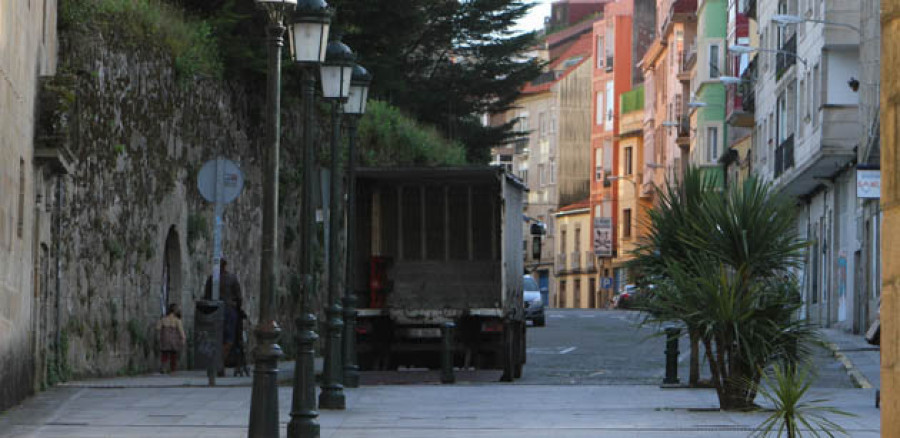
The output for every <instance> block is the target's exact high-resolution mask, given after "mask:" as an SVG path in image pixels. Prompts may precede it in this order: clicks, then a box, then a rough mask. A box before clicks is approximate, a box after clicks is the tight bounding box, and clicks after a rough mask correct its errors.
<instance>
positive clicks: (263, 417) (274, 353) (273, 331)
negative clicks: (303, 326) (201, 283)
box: [249, 321, 283, 437]
mask: <svg viewBox="0 0 900 438" xmlns="http://www.w3.org/2000/svg"><path fill="white" fill-rule="evenodd" d="M280 333H281V329H280V328H279V327H278V324H276V323H275V321H270V324H269V325H268V326H264V327H261V328H259V329H257V330H256V338H257V339H258V340H259V345H258V346H257V347H256V350H255V351H254V354H253V355H254V357H255V359H256V365H255V366H254V367H253V390H252V395H251V399H250V427H249V436H252V437H277V436H278V359H280V358H281V357H282V356H283V354H282V352H281V347H279V346H278V344H276V343H275V341H276V340H278V336H279V334H280Z"/></svg>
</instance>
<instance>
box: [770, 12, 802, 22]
mask: <svg viewBox="0 0 900 438" xmlns="http://www.w3.org/2000/svg"><path fill="white" fill-rule="evenodd" d="M772 21H773V22H775V24H781V25H784V24H800V23H803V22H804V21H806V19H805V18H803V17H798V16H796V15H787V14H775V15H773V16H772Z"/></svg>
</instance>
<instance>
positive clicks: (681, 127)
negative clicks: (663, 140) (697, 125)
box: [675, 114, 691, 144]
mask: <svg viewBox="0 0 900 438" xmlns="http://www.w3.org/2000/svg"><path fill="white" fill-rule="evenodd" d="M690 141H691V117H690V116H689V115H687V114H685V115H682V116H681V117H679V118H678V136H677V137H676V138H675V142H676V143H678V144H688V143H690Z"/></svg>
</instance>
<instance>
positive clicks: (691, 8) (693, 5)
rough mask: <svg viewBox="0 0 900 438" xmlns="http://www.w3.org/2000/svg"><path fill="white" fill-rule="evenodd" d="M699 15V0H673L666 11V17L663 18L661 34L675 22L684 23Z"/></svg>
mask: <svg viewBox="0 0 900 438" xmlns="http://www.w3.org/2000/svg"><path fill="white" fill-rule="evenodd" d="M696 15H697V0H673V1H672V3H671V5H670V6H669V10H668V11H667V12H666V18H665V19H663V22H662V26H660V29H662V31H661V32H660V34H664V33H666V31H667V30H668V29H669V26H671V25H672V24H673V23H683V22H685V21H688V20H690V19H691V18H693V17H695V16H696Z"/></svg>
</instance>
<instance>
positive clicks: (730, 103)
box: [725, 63, 755, 128]
mask: <svg viewBox="0 0 900 438" xmlns="http://www.w3.org/2000/svg"><path fill="white" fill-rule="evenodd" d="M751 65H755V64H752V63H751ZM747 70H750V67H749V66H748V68H747ZM741 80H742V82H740V83H738V84H735V85H728V86H726V87H725V92H726V100H725V120H726V121H727V122H728V124H730V125H731V126H738V127H742V128H752V127H753V109H754V108H753V107H754V98H755V96H754V90H753V82H752V80H751V79H750V75H748V74H747V71H744V73H743V74H742V75H741Z"/></svg>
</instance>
